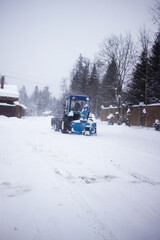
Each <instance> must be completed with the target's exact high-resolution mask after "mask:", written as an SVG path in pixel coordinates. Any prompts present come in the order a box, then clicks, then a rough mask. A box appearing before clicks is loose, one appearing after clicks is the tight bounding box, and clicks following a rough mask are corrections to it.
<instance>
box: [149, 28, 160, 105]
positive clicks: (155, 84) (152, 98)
mask: <svg viewBox="0 0 160 240" xmlns="http://www.w3.org/2000/svg"><path fill="white" fill-rule="evenodd" d="M149 63H150V74H149V81H148V88H149V94H148V95H149V102H150V103H156V102H160V32H159V33H158V34H157V36H156V39H155V42H154V45H153V47H152V53H151V57H150V59H149Z"/></svg>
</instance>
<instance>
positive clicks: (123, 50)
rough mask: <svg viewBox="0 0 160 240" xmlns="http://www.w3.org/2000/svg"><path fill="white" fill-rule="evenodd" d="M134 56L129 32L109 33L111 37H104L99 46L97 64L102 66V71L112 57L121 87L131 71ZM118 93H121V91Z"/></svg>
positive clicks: (134, 51) (134, 49)
mask: <svg viewBox="0 0 160 240" xmlns="http://www.w3.org/2000/svg"><path fill="white" fill-rule="evenodd" d="M136 56H137V52H136V48H135V46H134V43H133V41H132V38H131V35H130V34H126V36H125V37H123V36H122V35H120V36H119V37H118V36H116V35H111V37H109V38H105V39H104V41H103V43H102V45H101V47H100V52H99V54H98V65H99V66H100V67H101V68H102V71H103V70H104V69H105V70H106V69H107V66H108V64H109V63H110V62H111V60H112V59H113V58H114V59H115V61H116V64H117V69H118V81H119V85H120V86H121V89H122V86H123V83H124V81H125V79H126V78H127V76H128V74H130V73H131V71H132V68H133V66H134V64H135V62H136V59H137V58H136ZM118 94H119V95H121V92H119V93H118Z"/></svg>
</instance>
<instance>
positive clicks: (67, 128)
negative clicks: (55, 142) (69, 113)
mask: <svg viewBox="0 0 160 240" xmlns="http://www.w3.org/2000/svg"><path fill="white" fill-rule="evenodd" d="M61 131H62V133H68V131H70V121H69V120H68V118H67V117H63V119H62V124H61Z"/></svg>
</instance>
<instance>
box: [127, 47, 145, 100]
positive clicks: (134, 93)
mask: <svg viewBox="0 0 160 240" xmlns="http://www.w3.org/2000/svg"><path fill="white" fill-rule="evenodd" d="M147 69H148V70H149V65H148V50H147V48H144V49H143V51H142V53H141V56H140V60H139V63H137V64H136V67H135V70H134V71H133V76H132V82H131V83H130V84H129V86H128V87H129V90H128V101H129V102H130V103H131V104H139V103H140V102H144V103H147V99H146V81H147V79H148V71H147Z"/></svg>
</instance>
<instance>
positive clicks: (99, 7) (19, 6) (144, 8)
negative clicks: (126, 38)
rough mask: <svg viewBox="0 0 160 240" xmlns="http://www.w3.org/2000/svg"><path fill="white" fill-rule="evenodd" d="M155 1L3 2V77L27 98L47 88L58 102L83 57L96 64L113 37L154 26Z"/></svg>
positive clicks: (0, 2)
mask: <svg viewBox="0 0 160 240" xmlns="http://www.w3.org/2000/svg"><path fill="white" fill-rule="evenodd" d="M153 4H154V0H0V74H1V75H5V76H6V81H7V83H8V84H17V85H18V87H19V88H20V87H22V86H23V85H25V86H26V88H27V90H28V92H31V90H32V89H33V88H34V87H35V86H36V85H38V86H39V87H40V88H43V87H44V86H46V85H48V86H49V87H50V91H52V93H53V94H54V95H55V96H56V97H58V96H59V93H60V87H59V86H60V85H61V82H62V79H63V78H67V77H69V76H70V72H71V70H72V69H73V66H74V64H75V62H76V60H77V58H78V57H79V55H80V53H81V54H82V55H83V56H85V57H88V58H89V59H91V60H92V61H93V60H94V57H95V54H96V53H97V52H98V51H99V45H100V44H101V43H102V41H103V39H104V38H105V37H106V36H110V35H111V34H112V33H113V34H116V35H119V34H122V35H123V34H125V32H130V33H131V34H132V35H133V37H134V39H136V37H137V36H138V34H139V29H140V28H142V27H143V26H146V28H147V29H148V30H153V29H154V26H153V23H152V20H151V15H150V13H149V9H150V7H152V6H153Z"/></svg>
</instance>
